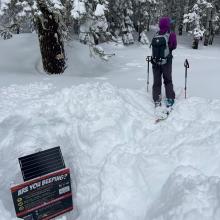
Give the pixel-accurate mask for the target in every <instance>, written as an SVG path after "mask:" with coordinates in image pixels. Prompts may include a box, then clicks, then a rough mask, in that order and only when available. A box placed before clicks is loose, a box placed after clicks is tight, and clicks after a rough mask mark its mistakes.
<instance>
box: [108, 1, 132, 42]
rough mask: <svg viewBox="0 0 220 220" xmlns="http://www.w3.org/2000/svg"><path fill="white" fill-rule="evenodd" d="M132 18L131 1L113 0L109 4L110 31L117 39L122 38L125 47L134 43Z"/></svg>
mask: <svg viewBox="0 0 220 220" xmlns="http://www.w3.org/2000/svg"><path fill="white" fill-rule="evenodd" d="M132 16H133V6H132V1H131V0H112V1H110V2H109V13H108V22H109V26H110V31H111V33H112V34H113V36H115V37H116V38H117V37H118V36H121V37H122V40H123V43H124V44H125V45H128V44H133V43H134V37H133V31H134V24H133V20H132Z"/></svg>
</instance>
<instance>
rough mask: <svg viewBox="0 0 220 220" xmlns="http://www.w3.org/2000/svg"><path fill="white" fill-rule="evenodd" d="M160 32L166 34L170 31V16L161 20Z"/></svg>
mask: <svg viewBox="0 0 220 220" xmlns="http://www.w3.org/2000/svg"><path fill="white" fill-rule="evenodd" d="M159 28H160V34H165V33H166V32H170V18H169V17H163V18H161V19H160V21H159Z"/></svg>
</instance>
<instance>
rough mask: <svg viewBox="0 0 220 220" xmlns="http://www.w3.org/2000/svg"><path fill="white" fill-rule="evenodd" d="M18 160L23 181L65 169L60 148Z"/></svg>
mask: <svg viewBox="0 0 220 220" xmlns="http://www.w3.org/2000/svg"><path fill="white" fill-rule="evenodd" d="M18 160H19V163H20V167H21V171H22V175H23V179H24V181H27V180H31V179H34V178H37V177H39V176H43V175H46V174H48V173H51V172H54V171H57V170H60V169H63V168H65V163H64V160H63V156H62V153H61V150H60V147H54V148H51V149H48V150H45V151H41V152H38V153H35V154H31V155H28V156H25V157H21V158H19V159H18Z"/></svg>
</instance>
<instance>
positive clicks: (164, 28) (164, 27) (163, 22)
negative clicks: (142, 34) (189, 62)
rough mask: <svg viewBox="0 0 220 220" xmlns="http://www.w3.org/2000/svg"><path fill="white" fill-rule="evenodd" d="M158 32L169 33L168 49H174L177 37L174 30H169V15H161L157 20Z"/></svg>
mask: <svg viewBox="0 0 220 220" xmlns="http://www.w3.org/2000/svg"><path fill="white" fill-rule="evenodd" d="M159 28H160V31H159V34H165V33H170V37H169V41H168V44H169V48H170V50H171V51H172V50H175V49H176V47H177V39H176V34H175V33H174V32H171V30H170V29H171V24H170V18H169V17H163V18H161V19H160V21H159Z"/></svg>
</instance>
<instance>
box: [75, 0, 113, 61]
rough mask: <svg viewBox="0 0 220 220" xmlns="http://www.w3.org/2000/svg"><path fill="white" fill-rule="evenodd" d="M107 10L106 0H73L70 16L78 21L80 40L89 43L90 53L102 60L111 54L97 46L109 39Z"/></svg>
mask: <svg viewBox="0 0 220 220" xmlns="http://www.w3.org/2000/svg"><path fill="white" fill-rule="evenodd" d="M107 11H108V1H106V0H103V1H100V2H98V1H95V0H90V1H88V0H74V3H73V9H72V11H71V14H72V16H73V17H74V19H75V20H76V21H77V23H78V29H79V39H80V42H82V43H84V44H88V45H89V49H90V55H91V56H96V55H98V56H99V57H100V58H102V59H104V60H108V58H109V57H110V56H112V55H113V54H106V53H105V52H104V50H103V49H102V48H101V47H100V46H97V45H98V44H99V43H101V42H105V41H107V40H109V39H111V34H110V32H108V22H107V19H106V12H107Z"/></svg>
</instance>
